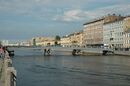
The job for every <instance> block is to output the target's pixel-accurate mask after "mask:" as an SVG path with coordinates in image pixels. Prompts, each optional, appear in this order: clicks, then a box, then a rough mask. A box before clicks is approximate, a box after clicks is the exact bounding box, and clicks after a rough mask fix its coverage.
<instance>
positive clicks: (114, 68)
mask: <svg viewBox="0 0 130 86" xmlns="http://www.w3.org/2000/svg"><path fill="white" fill-rule="evenodd" d="M14 50H15V57H14V58H13V66H14V67H15V68H16V70H17V86H130V57H129V56H75V57H74V56H71V55H67V56H65V55H55V56H43V53H42V52H41V51H40V50H33V49H28V48H16V49H14Z"/></svg>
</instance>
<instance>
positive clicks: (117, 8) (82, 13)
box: [53, 4, 130, 22]
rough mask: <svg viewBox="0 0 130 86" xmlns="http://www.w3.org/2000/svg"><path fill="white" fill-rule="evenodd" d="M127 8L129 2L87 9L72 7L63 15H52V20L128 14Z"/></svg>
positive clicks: (72, 19) (129, 7)
mask: <svg viewBox="0 0 130 86" xmlns="http://www.w3.org/2000/svg"><path fill="white" fill-rule="evenodd" d="M129 9H130V5H129V4H124V5H113V6H107V7H101V8H97V9H94V10H88V11H86V10H81V9H74V10H68V11H66V12H64V13H63V15H56V16H54V18H53V20H55V21H65V22H74V21H83V20H90V19H94V18H97V17H101V16H105V15H107V14H122V15H129V14H130V11H129Z"/></svg>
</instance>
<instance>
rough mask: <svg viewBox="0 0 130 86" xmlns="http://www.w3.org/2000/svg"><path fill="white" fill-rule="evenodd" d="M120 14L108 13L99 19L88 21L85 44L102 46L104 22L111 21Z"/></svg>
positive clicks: (84, 31) (85, 30)
mask: <svg viewBox="0 0 130 86" xmlns="http://www.w3.org/2000/svg"><path fill="white" fill-rule="evenodd" d="M119 17H120V16H116V15H115V14H113V15H110V14H109V15H107V16H105V17H101V18H99V19H95V20H92V21H90V22H87V23H85V24H83V25H84V30H83V33H84V37H83V38H84V39H83V44H84V45H85V46H102V45H103V25H104V23H107V22H111V21H114V20H116V19H117V18H119Z"/></svg>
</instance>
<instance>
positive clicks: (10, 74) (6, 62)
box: [0, 55, 16, 86]
mask: <svg viewBox="0 0 130 86" xmlns="http://www.w3.org/2000/svg"><path fill="white" fill-rule="evenodd" d="M0 86H16V70H15V68H14V67H13V66H12V60H11V58H10V57H9V56H7V55H5V57H4V58H0Z"/></svg>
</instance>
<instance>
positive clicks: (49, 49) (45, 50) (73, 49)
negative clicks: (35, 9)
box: [36, 47, 114, 56]
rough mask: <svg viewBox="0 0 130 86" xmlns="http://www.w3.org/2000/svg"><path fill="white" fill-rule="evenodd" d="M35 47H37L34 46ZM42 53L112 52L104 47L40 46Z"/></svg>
mask: <svg viewBox="0 0 130 86" xmlns="http://www.w3.org/2000/svg"><path fill="white" fill-rule="evenodd" d="M36 49H37V48H36ZM41 50H42V51H43V53H44V55H56V54H61V53H62V54H64V53H65V55H74V56H77V55H107V54H114V51H113V50H112V49H104V48H88V47H85V48H83V47H82V48H81V47H42V48H41Z"/></svg>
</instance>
